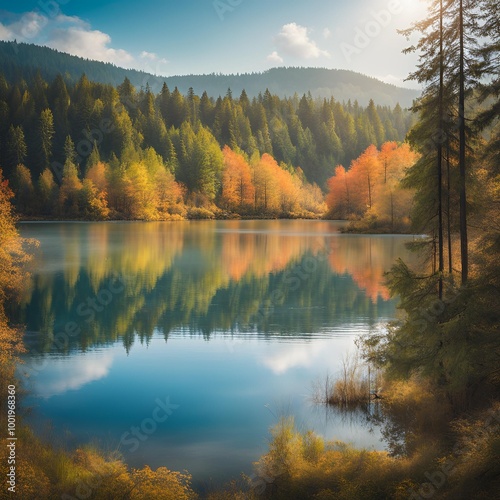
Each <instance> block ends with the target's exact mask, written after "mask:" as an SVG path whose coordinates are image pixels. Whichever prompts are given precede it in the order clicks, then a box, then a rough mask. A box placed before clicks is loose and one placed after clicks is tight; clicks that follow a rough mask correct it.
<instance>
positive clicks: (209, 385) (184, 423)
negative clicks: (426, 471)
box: [16, 220, 412, 487]
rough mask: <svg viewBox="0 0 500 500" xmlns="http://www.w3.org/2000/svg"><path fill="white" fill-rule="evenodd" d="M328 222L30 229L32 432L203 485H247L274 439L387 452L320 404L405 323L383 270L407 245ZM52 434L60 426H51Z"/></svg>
mask: <svg viewBox="0 0 500 500" xmlns="http://www.w3.org/2000/svg"><path fill="white" fill-rule="evenodd" d="M340 226H341V223H338V222H329V221H300V220H283V221H274V220H273V221H189V222H188V221H186V222H172V223H169V222H164V223H141V222H128V223H125V222H124V223H110V222H106V223H104V222H103V223H97V222H96V223H69V222H65V223H23V224H21V225H20V230H21V234H22V235H23V236H24V237H29V238H36V239H37V240H39V241H40V248H39V250H38V252H37V257H36V267H35V270H34V272H33V280H32V281H33V283H32V286H31V288H30V290H29V292H27V294H26V296H25V297H24V300H23V304H22V307H21V308H20V310H19V311H17V312H16V314H17V319H18V320H19V321H21V322H23V323H24V324H25V325H26V328H27V333H26V339H25V340H26V344H27V347H28V353H27V354H26V356H25V358H26V359H25V364H24V365H22V366H21V367H20V369H19V373H20V375H21V377H22V379H23V380H24V382H25V385H26V387H27V388H28V396H27V397H26V398H25V399H24V406H25V407H29V408H30V409H31V410H30V416H29V421H30V422H31V423H32V425H34V426H35V427H36V428H37V430H38V431H39V432H40V433H41V434H45V435H48V436H50V439H51V440H53V441H60V442H61V443H63V442H64V443H67V445H68V446H73V447H74V446H78V445H83V444H87V443H98V444H99V446H100V447H101V448H103V449H104V450H119V451H120V452H121V453H122V454H123V456H124V459H125V460H126V462H127V463H128V464H129V465H130V466H133V467H140V466H143V465H144V464H149V465H150V466H151V467H153V468H156V467H159V466H166V467H168V468H169V469H173V470H183V469H187V470H188V471H189V472H190V473H192V475H193V478H194V482H195V484H196V485H197V486H198V487H207V485H210V484H214V485H217V484H220V483H221V482H224V481H226V480H228V479H231V478H236V477H238V476H239V475H240V473H241V472H245V473H247V474H250V473H251V471H252V462H254V461H256V460H258V458H259V457H260V456H261V454H263V453H264V452H265V451H266V450H267V446H268V442H269V428H270V427H271V426H272V425H273V424H275V423H276V422H277V421H278V419H279V417H280V415H284V414H286V415H289V414H291V415H294V416H295V420H296V422H297V424H298V426H299V427H300V428H301V429H304V430H306V429H313V430H315V431H316V432H317V433H319V434H321V435H322V436H324V437H326V438H328V439H340V440H344V441H348V442H351V443H353V444H354V445H356V446H363V447H368V448H376V449H383V447H384V443H383V442H382V441H381V436H380V433H379V431H378V430H377V428H375V429H369V428H368V427H367V426H366V425H363V424H362V423H361V422H357V421H356V419H347V420H346V419H345V418H344V417H343V416H342V415H340V414H338V413H336V412H335V411H332V410H328V409H326V408H325V407H324V406H321V405H316V404H314V403H313V402H312V395H313V384H314V382H315V381H318V380H320V379H321V378H324V377H325V376H326V374H327V373H329V374H330V375H335V374H336V373H337V372H338V371H339V368H340V364H341V361H342V358H343V357H344V356H346V354H347V353H348V352H354V351H355V344H354V341H355V339H356V337H357V336H358V335H360V334H366V333H369V332H373V331H376V330H377V329H381V328H384V325H385V324H386V323H387V322H388V321H390V320H391V319H393V318H394V317H395V316H396V313H397V309H396V305H397V304H396V301H395V300H393V299H390V297H389V293H388V290H387V288H386V287H385V286H384V284H383V274H384V272H385V271H387V270H389V268H390V267H391V265H392V264H393V263H394V262H395V260H396V259H397V258H398V257H403V258H406V259H407V258H409V257H408V254H409V252H408V250H406V248H405V243H406V242H408V241H411V239H412V237H409V236H392V235H391V236H387V235H384V236H368V235H347V234H341V233H340V232H339V227H340ZM48 422H50V426H51V428H52V430H47V423H48Z"/></svg>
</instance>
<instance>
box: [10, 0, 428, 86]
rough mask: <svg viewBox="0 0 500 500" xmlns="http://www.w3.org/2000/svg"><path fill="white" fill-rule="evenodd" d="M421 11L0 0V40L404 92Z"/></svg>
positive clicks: (365, 5)
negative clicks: (302, 71)
mask: <svg viewBox="0 0 500 500" xmlns="http://www.w3.org/2000/svg"><path fill="white" fill-rule="evenodd" d="M424 13H425V2H424V1H420V0H351V1H345V0H342V1H339V0H308V1H307V2H306V1H300V2H293V1H286V0H267V1H266V0H184V1H183V0H177V1H175V2H171V1H161V0H143V1H142V2H139V1H132V0H123V1H121V2H110V1H96V0H31V1H30V0H17V1H16V2H15V4H14V3H13V2H5V1H3V0H0V39H4V40H10V39H14V38H16V39H17V40H18V41H25V42H31V43H37V44H41V45H47V46H49V47H53V48H56V49H58V50H61V51H64V52H69V53H71V54H75V55H79V56H83V57H88V58H89V59H96V60H101V61H106V62H112V63H114V64H116V65H118V66H123V67H127V68H138V69H143V70H146V71H148V72H151V73H155V74H159V75H182V74H191V73H195V74H200V73H214V72H215V73H244V72H253V71H264V70H266V69H269V68H271V67H275V66H317V67H327V68H343V69H351V70H354V71H358V72H361V73H364V74H367V75H370V76H374V77H376V78H379V79H381V80H384V81H387V82H389V83H395V84H398V85H403V79H404V78H405V77H406V76H407V74H408V73H409V72H410V71H411V70H412V67H413V65H414V64H415V62H416V58H415V56H414V55H410V56H408V55H406V56H405V55H403V54H402V53H401V50H402V49H403V48H404V47H405V46H406V45H407V44H408V42H407V41H406V40H405V39H404V37H402V36H401V35H398V34H397V29H402V28H405V27H408V26H409V25H410V24H411V22H412V21H414V20H417V19H419V18H421V17H422V15H423V14H424ZM404 85H405V86H410V87H415V86H416V84H415V83H412V82H407V83H405V84H404Z"/></svg>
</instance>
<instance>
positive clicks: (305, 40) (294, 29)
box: [274, 23, 330, 59]
mask: <svg viewBox="0 0 500 500" xmlns="http://www.w3.org/2000/svg"><path fill="white" fill-rule="evenodd" d="M274 42H275V44H276V46H277V47H278V48H279V49H280V51H282V52H284V53H285V54H288V55H290V56H293V57H296V58H299V59H318V58H319V57H322V56H324V57H330V54H329V53H328V52H327V51H326V50H322V49H320V48H319V47H318V45H317V44H316V42H315V41H314V40H311V39H310V38H309V34H308V29H307V28H306V27H304V26H300V25H299V24H297V23H289V24H285V25H284V26H283V27H282V28H281V31H280V33H279V34H278V35H277V36H276V37H275V38H274Z"/></svg>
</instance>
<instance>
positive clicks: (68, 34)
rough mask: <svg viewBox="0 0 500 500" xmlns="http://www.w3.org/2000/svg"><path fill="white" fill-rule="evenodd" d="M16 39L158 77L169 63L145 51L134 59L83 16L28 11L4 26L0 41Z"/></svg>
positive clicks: (1, 30) (0, 33)
mask: <svg viewBox="0 0 500 500" xmlns="http://www.w3.org/2000/svg"><path fill="white" fill-rule="evenodd" d="M14 38H16V39H17V40H18V41H20V42H30V43H36V44H38V45H45V46H47V47H50V48H52V49H57V50H59V51H61V52H66V53H68V54H71V55H74V56H79V57H84V58H87V59H92V60H96V61H102V62H108V63H112V64H116V65H117V66H121V67H124V68H135V69H140V70H143V71H147V72H151V73H157V74H158V73H161V71H160V67H159V66H160V65H163V64H167V62H168V61H167V60H166V59H164V58H161V57H160V56H158V55H157V54H155V53H153V52H146V51H143V52H142V53H141V54H140V55H139V57H134V55H132V54H131V53H130V52H128V51H127V50H124V49H121V48H116V47H113V46H112V43H111V37H110V36H109V35H108V34H107V33H104V32H102V31H99V30H95V29H92V27H91V26H90V24H88V23H87V22H85V21H84V20H83V19H80V18H79V17H76V16H66V15H64V14H62V13H59V14H58V15H56V16H52V17H47V16H44V15H42V14H40V13H39V12H26V13H24V14H22V15H21V16H20V17H18V18H17V19H16V20H14V21H12V22H11V23H10V24H1V23H0V40H13V39H14Z"/></svg>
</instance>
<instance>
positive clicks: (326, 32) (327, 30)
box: [323, 28, 332, 40]
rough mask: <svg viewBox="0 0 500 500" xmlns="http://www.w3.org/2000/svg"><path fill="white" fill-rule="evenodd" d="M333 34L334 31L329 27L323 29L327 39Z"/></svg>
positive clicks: (324, 36)
mask: <svg viewBox="0 0 500 500" xmlns="http://www.w3.org/2000/svg"><path fill="white" fill-rule="evenodd" d="M331 36H332V32H331V31H330V30H329V29H328V28H325V29H324V30H323V38H324V39H325V40H328V39H329V38H331Z"/></svg>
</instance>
